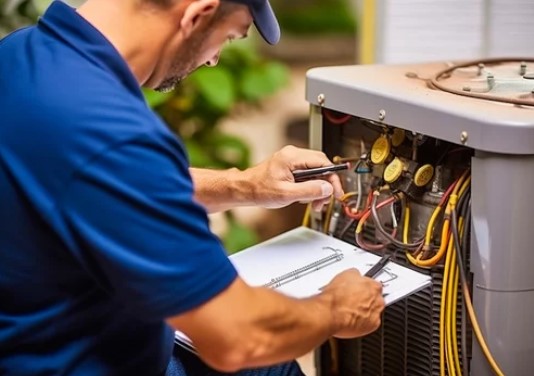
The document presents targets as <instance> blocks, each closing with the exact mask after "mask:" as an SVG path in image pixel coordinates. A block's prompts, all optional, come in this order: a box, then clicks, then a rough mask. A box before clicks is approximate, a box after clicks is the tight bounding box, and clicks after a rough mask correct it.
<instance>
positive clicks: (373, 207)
mask: <svg viewBox="0 0 534 376" xmlns="http://www.w3.org/2000/svg"><path fill="white" fill-rule="evenodd" d="M377 201H378V196H377V195H373V201H372V202H371V214H372V217H373V221H374V222H375V226H376V229H377V230H378V231H379V232H380V233H381V234H382V235H384V236H385V237H386V239H387V240H389V241H390V242H391V243H393V244H395V245H396V246H397V247H400V248H408V249H417V248H419V246H420V245H421V241H417V242H416V243H406V244H405V243H403V242H401V241H399V240H397V239H395V237H393V236H392V235H391V234H390V233H389V232H387V231H386V229H385V228H384V227H383V226H382V223H380V217H379V216H378V211H377V209H376V202H377ZM392 205H393V203H392ZM397 227H398V225H397Z"/></svg>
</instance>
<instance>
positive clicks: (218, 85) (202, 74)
mask: <svg viewBox="0 0 534 376" xmlns="http://www.w3.org/2000/svg"><path fill="white" fill-rule="evenodd" d="M189 79H190V80H191V82H192V83H194V84H195V85H196V87H197V88H198V91H199V94H200V95H201V96H203V97H204V99H205V100H206V101H207V102H208V104H209V105H211V106H212V107H215V108H216V109H218V110H220V111H223V112H228V111H230V109H231V108H232V107H233V105H234V102H235V100H236V84H235V82H234V78H233V77H232V75H231V73H230V72H229V70H228V69H227V68H225V67H222V66H221V67H217V68H202V69H199V70H198V71H196V72H195V73H194V74H192V75H191V77H190V78H189Z"/></svg>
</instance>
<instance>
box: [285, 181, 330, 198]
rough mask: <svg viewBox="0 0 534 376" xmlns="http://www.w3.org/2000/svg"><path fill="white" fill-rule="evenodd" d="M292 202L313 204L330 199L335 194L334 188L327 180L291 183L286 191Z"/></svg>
mask: <svg viewBox="0 0 534 376" xmlns="http://www.w3.org/2000/svg"><path fill="white" fill-rule="evenodd" d="M284 191H285V192H286V194H287V195H289V196H291V197H288V198H290V199H291V201H303V202H312V201H318V200H324V199H328V198H329V197H330V196H331V195H332V194H333V193H334V187H333V185H332V184H330V183H329V182H328V181H325V180H308V181H304V182H300V183H296V184H295V183H289V184H288V185H287V187H286V189H285V190H284Z"/></svg>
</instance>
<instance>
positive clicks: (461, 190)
mask: <svg viewBox="0 0 534 376" xmlns="http://www.w3.org/2000/svg"><path fill="white" fill-rule="evenodd" d="M470 184H471V175H470V176H469V177H468V178H467V179H465V182H464V183H463V184H462V187H461V188H460V191H459V192H458V197H462V196H463V194H464V193H465V191H466V190H467V188H468V187H469V185H470Z"/></svg>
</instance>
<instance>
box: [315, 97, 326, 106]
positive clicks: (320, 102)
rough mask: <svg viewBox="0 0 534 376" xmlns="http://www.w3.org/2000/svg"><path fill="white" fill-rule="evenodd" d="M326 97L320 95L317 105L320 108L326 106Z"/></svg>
mask: <svg viewBox="0 0 534 376" xmlns="http://www.w3.org/2000/svg"><path fill="white" fill-rule="evenodd" d="M325 99H326V98H325V96H324V94H319V95H318V96H317V103H319V105H320V106H322V105H324V101H325Z"/></svg>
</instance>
